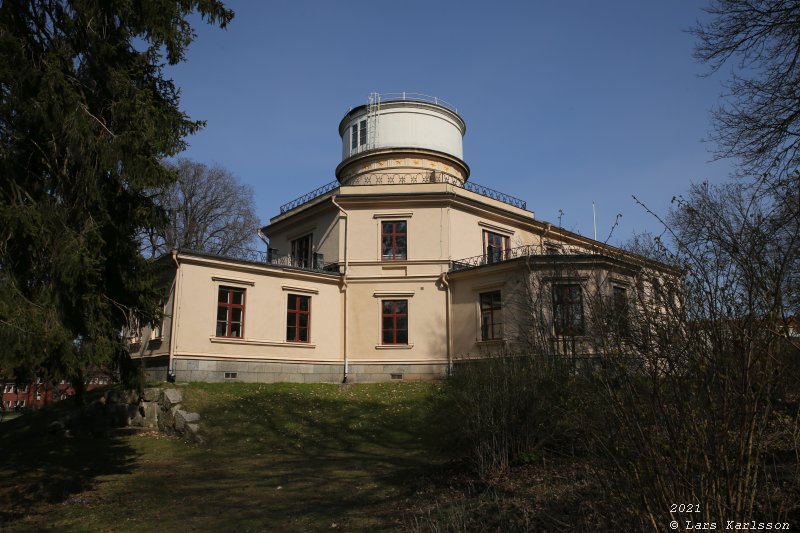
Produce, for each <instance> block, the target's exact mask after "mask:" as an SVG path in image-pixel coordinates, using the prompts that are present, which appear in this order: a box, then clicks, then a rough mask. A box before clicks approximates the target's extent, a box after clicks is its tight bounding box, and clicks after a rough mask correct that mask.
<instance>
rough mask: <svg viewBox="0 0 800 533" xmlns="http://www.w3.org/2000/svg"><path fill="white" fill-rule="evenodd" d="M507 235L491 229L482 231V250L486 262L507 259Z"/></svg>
mask: <svg viewBox="0 0 800 533" xmlns="http://www.w3.org/2000/svg"><path fill="white" fill-rule="evenodd" d="M508 244H509V239H508V236H506V235H503V234H501V233H495V232H493V231H486V230H484V232H483V250H484V254H485V257H486V262H487V263H498V262H500V261H502V260H503V259H508V251H509V245H508Z"/></svg>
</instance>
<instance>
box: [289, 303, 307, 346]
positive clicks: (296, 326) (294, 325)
mask: <svg viewBox="0 0 800 533" xmlns="http://www.w3.org/2000/svg"><path fill="white" fill-rule="evenodd" d="M304 302H305V306H304V305H303V303H304ZM303 307H305V309H303ZM303 317H305V318H306V325H305V326H302V325H301V323H302V318H303ZM303 333H305V335H304V334H303ZM304 337H305V338H304ZM310 339H311V296H304V295H302V294H289V295H288V298H287V300H286V341H287V342H310Z"/></svg>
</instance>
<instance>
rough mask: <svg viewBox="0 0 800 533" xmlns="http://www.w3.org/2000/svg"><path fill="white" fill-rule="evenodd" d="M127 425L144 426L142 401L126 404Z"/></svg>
mask: <svg viewBox="0 0 800 533" xmlns="http://www.w3.org/2000/svg"><path fill="white" fill-rule="evenodd" d="M128 425H129V426H134V427H144V407H142V402H139V403H129V404H128Z"/></svg>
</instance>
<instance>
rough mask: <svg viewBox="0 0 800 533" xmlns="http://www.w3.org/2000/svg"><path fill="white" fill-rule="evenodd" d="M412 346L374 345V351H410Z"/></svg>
mask: <svg viewBox="0 0 800 533" xmlns="http://www.w3.org/2000/svg"><path fill="white" fill-rule="evenodd" d="M413 347H414V345H413V344H376V345H375V349H376V350H410V349H411V348H413Z"/></svg>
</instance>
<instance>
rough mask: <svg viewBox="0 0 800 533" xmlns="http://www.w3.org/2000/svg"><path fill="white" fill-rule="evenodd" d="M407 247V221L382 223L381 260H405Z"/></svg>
mask: <svg viewBox="0 0 800 533" xmlns="http://www.w3.org/2000/svg"><path fill="white" fill-rule="evenodd" d="M407 247H408V234H407V233H406V221H405V220H395V221H388V222H381V258H382V259H383V260H384V261H403V260H405V259H406V249H407Z"/></svg>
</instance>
